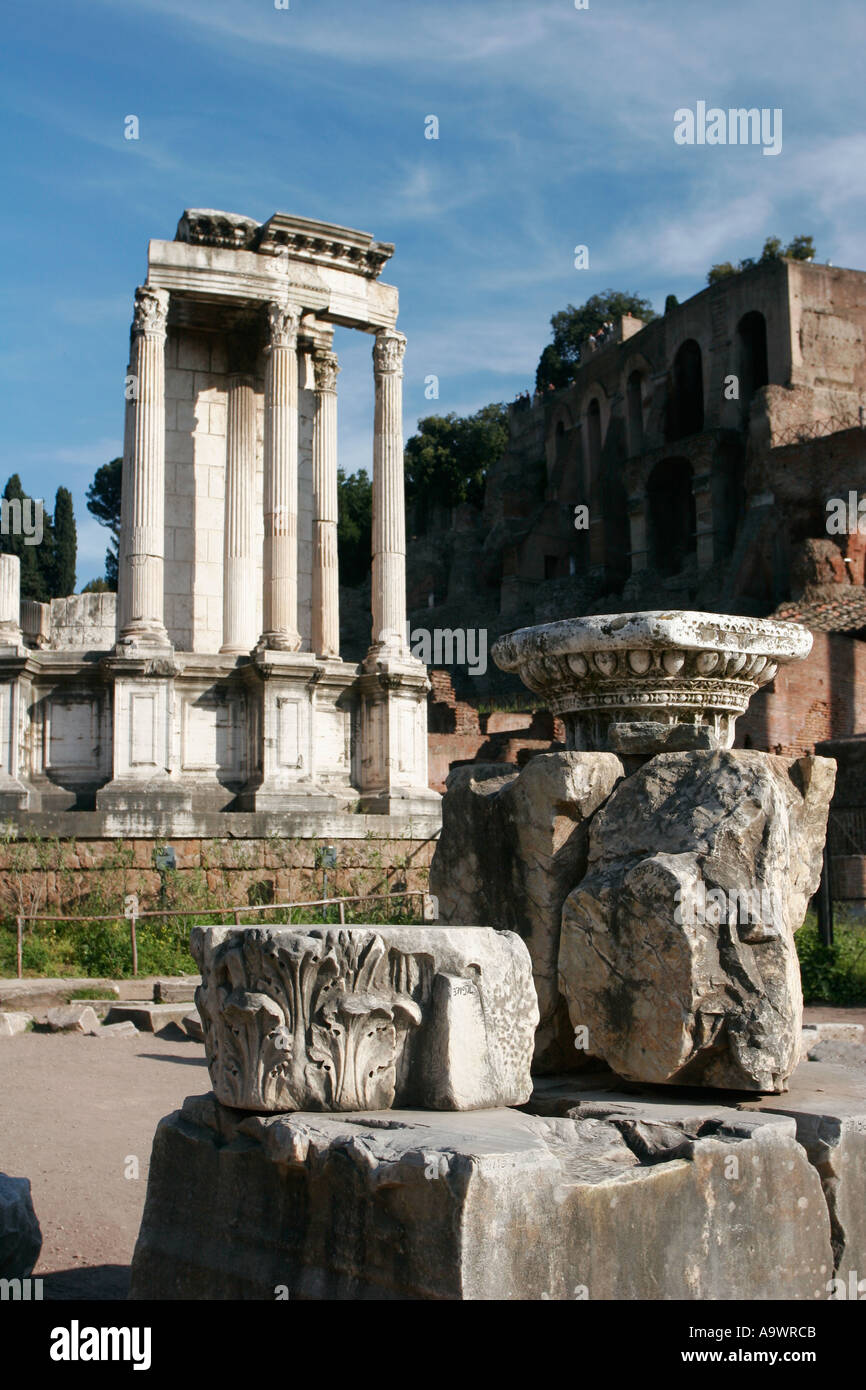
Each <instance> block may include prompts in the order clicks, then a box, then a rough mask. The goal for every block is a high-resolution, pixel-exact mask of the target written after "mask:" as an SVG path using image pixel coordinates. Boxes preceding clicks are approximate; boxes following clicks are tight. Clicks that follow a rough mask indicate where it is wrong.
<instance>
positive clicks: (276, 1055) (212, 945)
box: [190, 926, 538, 1111]
mask: <svg viewBox="0 0 866 1390" xmlns="http://www.w3.org/2000/svg"><path fill="white" fill-rule="evenodd" d="M190 950H191V951H192V954H193V957H194V958H195V960H196V962H197V963H198V965H199V967H200V969H201V975H202V985H201V987H200V989H199V990H198V991H197V992H196V1004H197V1006H198V1011H199V1014H200V1015H201V1018H202V1023H203V1026H204V1039H205V1048H206V1051H207V1059H208V1068H209V1070H210V1075H211V1080H212V1082H213V1087H214V1092H215V1094H216V1095H217V1097H218V1099H219V1100H221V1101H222V1102H223V1104H225V1105H232V1106H237V1107H239V1108H240V1109H244V1110H263V1111H281V1110H333V1111H339V1110H342V1111H346V1110H363V1109H377V1110H379V1109H382V1110H385V1109H389V1108H390V1107H391V1106H392V1105H398V1106H406V1105H417V1106H421V1107H427V1106H429V1107H430V1108H432V1109H436V1110H476V1109H482V1108H486V1107H491V1106H496V1105H516V1104H521V1103H522V1102H523V1101H525V1100H527V1099H528V1098H529V1095H530V1093H531V1090H532V1083H531V1081H530V1076H529V1067H530V1062H531V1058H532V1046H533V1038H534V1034H535V1025H536V1023H537V1022H538V1004H537V1001H536V998H535V991H534V989H533V985H532V971H531V966H530V960H529V955H528V952H527V950H526V947H525V946H524V944H523V942H522V941H521V940H520V938H519V937H517V936H515V934H514V933H513V932H495V931H491V930H490V929H489V928H487V927H390V926H375V927H372V926H366V927H365V926H360V927H347V928H339V929H337V928H329V927H281V926H274V927H194V928H193V930H192V932H191V934H190Z"/></svg>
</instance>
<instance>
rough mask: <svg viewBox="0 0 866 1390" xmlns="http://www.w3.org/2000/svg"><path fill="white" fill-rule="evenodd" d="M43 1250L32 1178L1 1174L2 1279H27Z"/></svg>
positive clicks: (0, 1275)
mask: <svg viewBox="0 0 866 1390" xmlns="http://www.w3.org/2000/svg"><path fill="white" fill-rule="evenodd" d="M41 1250H42V1232H41V1230H40V1229H39V1222H38V1221H37V1219H36V1212H35V1211H34V1210H33V1198H32V1196H31V1195H30V1179H29V1178H10V1177H8V1176H7V1174H6V1173H0V1279H26V1278H27V1277H28V1275H30V1273H31V1272H32V1270H33V1266H34V1265H35V1264H36V1261H37V1260H38V1259H39V1254H40V1251H41Z"/></svg>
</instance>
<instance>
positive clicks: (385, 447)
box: [373, 328, 406, 655]
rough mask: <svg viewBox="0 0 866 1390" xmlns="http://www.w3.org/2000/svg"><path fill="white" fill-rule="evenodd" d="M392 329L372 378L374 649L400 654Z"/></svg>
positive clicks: (385, 333)
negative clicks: (374, 385) (374, 397)
mask: <svg viewBox="0 0 866 1390" xmlns="http://www.w3.org/2000/svg"><path fill="white" fill-rule="evenodd" d="M405 350H406V338H405V336H404V334H402V333H398V332H397V331H396V329H393V328H383V329H380V331H379V332H378V333H377V334H376V343H375V346H374V348H373V374H374V379H375V383H376V414H375V422H374V434H373V646H374V647H377V648H379V649H380V650H382V651H384V652H391V653H392V654H394V655H401V654H403V653H404V651H405V630H406V515H405V504H404V487H403V354H404V352H405Z"/></svg>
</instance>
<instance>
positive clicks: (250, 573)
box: [220, 374, 256, 652]
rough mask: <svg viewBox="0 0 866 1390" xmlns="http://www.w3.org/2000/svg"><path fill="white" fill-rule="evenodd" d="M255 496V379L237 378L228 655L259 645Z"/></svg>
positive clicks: (231, 397)
mask: <svg viewBox="0 0 866 1390" xmlns="http://www.w3.org/2000/svg"><path fill="white" fill-rule="evenodd" d="M255 495H256V394H255V389H254V386H253V381H252V378H250V377H248V376H241V375H237V374H235V375H232V376H230V377H229V382H228V412H227V415H226V503H225V531H224V537H223V644H222V647H221V648H220V651H223V652H249V651H250V650H251V648H252V647H254V646H255V642H256V629H255V622H256V591H255V583H256V578H255V572H256V567H255V551H254V543H255V528H254V525H253V520H254V514H253V509H254V504H255Z"/></svg>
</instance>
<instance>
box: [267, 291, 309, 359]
mask: <svg viewBox="0 0 866 1390" xmlns="http://www.w3.org/2000/svg"><path fill="white" fill-rule="evenodd" d="M300 323H301V311H300V309H299V308H298V306H297V305H296V304H278V303H277V302H276V301H275V300H272V301H271V303H270V304H269V305H268V350H270V349H271V348H278V347H279V348H294V347H297V343H298V328H299V327H300Z"/></svg>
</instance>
